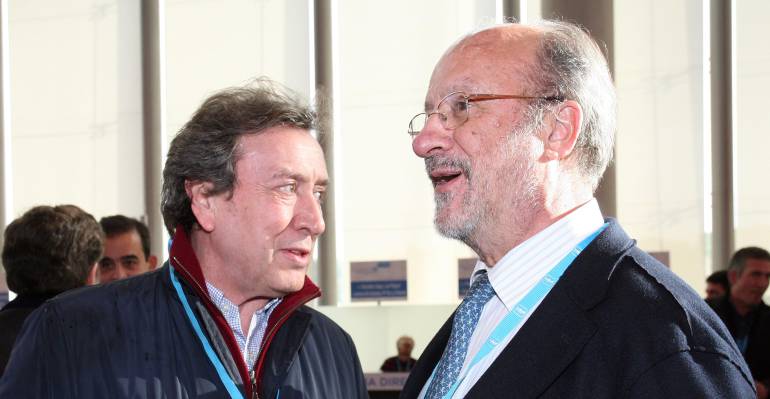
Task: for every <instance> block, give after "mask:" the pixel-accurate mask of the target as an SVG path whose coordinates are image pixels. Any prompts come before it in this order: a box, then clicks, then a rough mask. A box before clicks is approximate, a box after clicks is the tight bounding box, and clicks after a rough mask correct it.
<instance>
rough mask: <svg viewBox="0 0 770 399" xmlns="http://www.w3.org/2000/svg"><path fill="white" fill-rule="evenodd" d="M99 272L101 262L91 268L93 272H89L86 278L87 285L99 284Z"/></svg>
mask: <svg viewBox="0 0 770 399" xmlns="http://www.w3.org/2000/svg"><path fill="white" fill-rule="evenodd" d="M98 271H99V262H96V263H94V264H93V265H92V266H91V270H90V271H89V272H88V275H87V276H86V285H96V284H99V282H98V281H97V274H98Z"/></svg>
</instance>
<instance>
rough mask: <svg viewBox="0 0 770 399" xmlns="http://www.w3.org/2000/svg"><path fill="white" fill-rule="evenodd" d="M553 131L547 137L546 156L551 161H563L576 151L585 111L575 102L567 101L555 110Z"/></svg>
mask: <svg viewBox="0 0 770 399" xmlns="http://www.w3.org/2000/svg"><path fill="white" fill-rule="evenodd" d="M552 115H553V121H552V126H551V130H550V131H549V132H548V136H547V137H545V140H544V143H545V155H546V157H547V158H548V159H549V160H554V161H556V160H562V159H565V158H567V157H568V156H569V154H571V153H572V150H574V149H575V144H576V143H577V139H578V136H580V125H581V123H582V121H583V109H582V108H581V107H580V104H578V103H577V102H575V101H573V100H566V101H564V102H563V103H561V104H559V106H558V108H557V109H555V110H554V113H553V114H552Z"/></svg>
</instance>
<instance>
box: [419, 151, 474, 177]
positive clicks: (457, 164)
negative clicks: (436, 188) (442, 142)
mask: <svg viewBox="0 0 770 399" xmlns="http://www.w3.org/2000/svg"><path fill="white" fill-rule="evenodd" d="M439 168H447V169H459V170H461V171H462V173H463V174H464V175H465V177H466V178H467V179H468V180H470V179H471V164H470V161H468V160H466V159H456V158H446V157H439V156H436V155H434V156H431V157H427V158H425V172H427V173H428V175H430V174H431V173H432V172H433V171H434V170H436V169H439Z"/></svg>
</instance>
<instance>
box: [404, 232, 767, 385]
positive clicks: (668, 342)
mask: <svg viewBox="0 0 770 399" xmlns="http://www.w3.org/2000/svg"><path fill="white" fill-rule="evenodd" d="M608 221H609V222H610V225H609V226H608V227H607V229H606V230H605V231H604V232H602V233H601V234H600V235H599V236H598V237H597V238H596V240H594V242H592V243H591V244H590V245H589V246H588V247H587V248H586V249H585V250H584V251H583V252H582V253H581V254H580V256H578V257H577V259H575V261H574V262H573V264H572V265H571V266H570V267H569V268H568V269H567V271H566V272H565V273H564V275H563V276H562V277H561V279H560V280H559V282H558V283H556V285H555V286H554V288H553V289H552V290H551V292H550V293H549V294H548V296H546V298H545V299H544V300H543V302H542V303H541V304H540V306H539V307H538V308H537V310H536V311H535V312H534V313H533V314H532V316H531V317H530V319H529V320H528V321H527V322H526V323H525V324H524V325H523V326H522V328H521V330H520V331H519V332H518V333H517V334H516V335H515V336H514V337H513V339H512V340H511V342H510V343H509V344H508V346H507V347H506V348H505V349H504V350H503V352H502V353H500V356H499V357H498V358H497V359H496V360H495V361H494V362H493V363H492V364H491V365H490V368H489V369H488V370H487V371H486V373H484V375H483V376H482V377H481V378H480V379H479V381H478V382H476V384H475V385H474V387H473V388H471V390H470V392H469V393H468V395H467V396H466V398H469V399H471V398H485V399H487V398H677V399H683V398H753V397H756V394H755V392H754V386H753V382H752V380H751V375H750V374H749V369H748V367H747V366H746V363H745V362H744V361H743V358H742V357H741V354H740V352H738V349H737V348H736V347H735V344H734V342H733V340H732V338H731V337H730V333H729V332H728V331H727V329H725V327H724V325H723V324H722V322H721V321H720V320H719V318H718V317H717V316H716V315H715V314H714V312H712V311H711V310H710V309H709V308H708V306H707V305H706V303H705V302H704V301H703V299H701V298H700V297H699V296H698V295H697V294H696V293H695V292H694V291H693V290H692V289H691V288H690V287H688V286H687V285H686V284H685V283H684V282H683V281H681V280H680V279H679V278H677V277H676V276H675V275H674V274H673V273H671V271H669V270H668V269H667V268H666V267H665V266H663V265H662V264H660V263H659V262H658V261H656V260H655V259H653V258H652V257H651V256H650V255H648V254H646V253H645V252H643V251H641V250H640V249H639V248H637V247H636V246H635V242H634V241H633V240H631V239H630V238H629V237H628V236H627V235H626V233H625V232H624V231H623V230H622V229H621V227H620V226H619V225H618V224H617V222H615V221H614V220H608ZM451 328H452V317H450V318H449V320H447V322H446V323H445V324H444V326H443V327H441V329H440V330H439V332H438V333H437V334H436V336H435V337H434V338H433V340H432V341H431V342H430V344H428V346H427V348H426V349H425V351H424V352H423V353H422V356H421V357H420V359H419V360H418V361H417V365H415V367H414V368H413V369H412V372H411V374H410V375H409V379H408V380H407V382H406V385H405V386H404V390H403V391H402V394H401V397H402V398H416V397H417V396H418V395H419V393H420V390H421V389H422V387H423V385H425V382H426V381H427V380H428V378H429V377H430V375H431V372H432V371H433V368H434V367H435V365H436V363H437V362H438V361H439V359H440V358H441V354H442V353H443V351H444V347H445V346H446V343H447V340H448V339H449V333H450V331H451Z"/></svg>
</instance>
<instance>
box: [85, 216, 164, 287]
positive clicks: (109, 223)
mask: <svg viewBox="0 0 770 399" xmlns="http://www.w3.org/2000/svg"><path fill="white" fill-rule="evenodd" d="M99 224H100V225H101V226H102V230H104V235H105V236H106V240H105V242H104V256H103V257H102V259H100V260H99V267H98V269H97V270H98V273H97V278H98V279H99V282H100V283H109V282H110V281H115V280H120V279H124V278H126V277H131V276H136V275H137V274H142V273H144V272H148V271H150V270H154V269H155V267H156V266H157V265H158V257H157V256H155V255H152V254H151V253H150V230H149V229H147V226H145V225H144V223H142V222H140V221H138V220H136V219H133V218H130V217H127V216H123V215H114V216H107V217H103V218H101V219H100V220H99Z"/></svg>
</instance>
